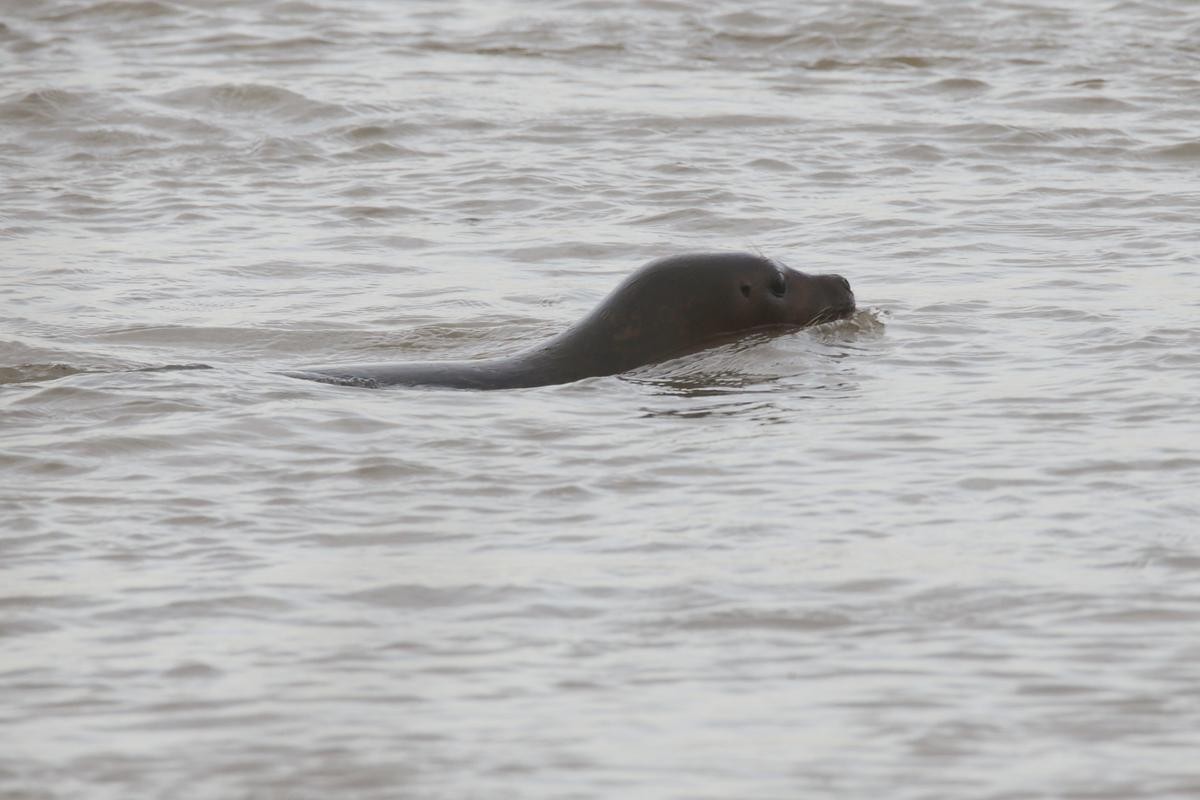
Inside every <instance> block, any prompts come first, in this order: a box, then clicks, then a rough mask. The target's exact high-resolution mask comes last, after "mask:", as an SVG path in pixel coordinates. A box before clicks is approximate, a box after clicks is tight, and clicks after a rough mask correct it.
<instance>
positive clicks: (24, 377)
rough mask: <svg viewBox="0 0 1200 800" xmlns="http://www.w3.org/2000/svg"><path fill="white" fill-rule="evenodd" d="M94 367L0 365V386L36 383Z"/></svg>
mask: <svg viewBox="0 0 1200 800" xmlns="http://www.w3.org/2000/svg"><path fill="white" fill-rule="evenodd" d="M95 371H96V370H94V369H86V368H83V367H73V366H71V365H70V364H59V363H52V364H20V365H18V366H14V367H0V386H4V385H7V384H10V383H37V382H39V381H53V380H58V379H59V378H65V377H67V376H69V375H79V374H81V373H84V372H95Z"/></svg>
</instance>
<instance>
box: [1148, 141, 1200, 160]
mask: <svg viewBox="0 0 1200 800" xmlns="http://www.w3.org/2000/svg"><path fill="white" fill-rule="evenodd" d="M1143 155H1145V156H1146V157H1147V158H1153V159H1156V160H1161V161H1200V140H1197V141H1194V142H1184V143H1182V144H1172V145H1167V146H1166V147H1152V148H1150V149H1148V150H1144V151H1143Z"/></svg>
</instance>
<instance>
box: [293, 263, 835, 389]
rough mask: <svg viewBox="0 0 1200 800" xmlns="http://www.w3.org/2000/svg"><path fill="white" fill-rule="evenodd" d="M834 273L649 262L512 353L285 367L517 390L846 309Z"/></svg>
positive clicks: (350, 377)
mask: <svg viewBox="0 0 1200 800" xmlns="http://www.w3.org/2000/svg"><path fill="white" fill-rule="evenodd" d="M853 311H854V293H853V292H852V291H851V289H850V284H849V283H848V282H847V281H846V279H845V278H843V277H841V276H840V275H809V274H806V273H803V272H798V271H796V270H793V269H790V268H788V267H786V266H784V265H782V264H779V263H777V262H775V261H772V260H771V259H768V258H764V257H762V256H758V255H754V254H751V253H697V254H691V255H679V256H671V257H669V258H662V259H658V260H656V261H651V262H650V263H649V264H646V265H645V266H644V267H642V268H641V269H639V270H637V271H636V272H634V273H633V274H632V275H630V276H629V277H628V278H626V279H625V280H624V281H623V282H622V283H621V284H620V285H619V286H617V288H616V289H614V290H613V291H612V293H610V294H609V295H608V297H606V298H605V299H604V300H603V301H602V302H601V303H600V304H599V305H598V306H596V308H595V309H593V310H592V312H591V313H589V314H588V315H587V316H586V317H584V318H583V319H581V320H580V321H579V322H577V323H576V324H575V325H573V326H571V327H570V328H568V329H567V330H565V331H563V332H562V333H560V334H558V335H557V336H554V337H552V338H550V339H548V340H546V341H545V342H542V343H541V344H538V345H535V346H533V347H530V348H528V349H526V350H522V351H520V352H518V353H516V354H514V355H511V356H504V357H501V358H490V359H481V360H476V361H430V362H413V363H400V364H357V365H347V366H322V367H313V368H311V369H304V370H301V371H298V372H289V373H287V374H288V375H291V376H292V377H297V378H307V379H309V380H316V381H322V382H325V383H336V384H342V385H348V386H368V387H383V386H443V387H448V388H455V389H518V388H524V387H530V386H544V385H548V384H554V383H569V382H571V381H577V380H581V379H583V378H591V377H597V376H601V375H616V374H619V373H622V372H627V371H629V370H631V369H634V368H636V367H640V366H644V365H646V364H653V363H655V362H659V361H666V360H668V359H671V358H676V357H678V356H682V355H686V354H688V353H693V352H696V351H698V350H703V349H705V348H708V347H713V346H715V345H718V344H723V343H726V342H729V341H732V340H734V339H736V338H738V337H740V336H742V335H744V334H746V333H748V332H750V331H762V330H770V329H778V330H781V331H782V330H787V329H791V328H799V327H803V326H805V325H815V324H818V323H821V322H829V321H831V320H835V319H841V318H843V317H846V316H849V315H850V314H851V313H852V312H853Z"/></svg>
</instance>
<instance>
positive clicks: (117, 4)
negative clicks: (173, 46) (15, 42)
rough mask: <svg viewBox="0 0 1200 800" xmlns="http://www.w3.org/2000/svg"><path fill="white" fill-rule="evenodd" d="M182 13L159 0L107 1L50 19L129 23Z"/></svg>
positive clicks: (72, 10) (57, 20) (180, 10)
mask: <svg viewBox="0 0 1200 800" xmlns="http://www.w3.org/2000/svg"><path fill="white" fill-rule="evenodd" d="M181 13H183V9H180V8H179V7H177V6H174V5H171V4H170V3H163V2H158V0H106V1H105V2H102V3H92V4H90V5H85V6H82V7H80V8H74V9H71V10H70V11H65V12H63V13H61V14H58V15H57V16H53V17H50V19H51V20H53V21H55V22H69V21H73V20H87V21H92V22H94V21H100V20H112V21H123V22H127V21H134V20H139V19H149V18H152V17H165V16H170V15H176V14H181Z"/></svg>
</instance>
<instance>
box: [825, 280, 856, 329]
mask: <svg viewBox="0 0 1200 800" xmlns="http://www.w3.org/2000/svg"><path fill="white" fill-rule="evenodd" d="M822 278H823V279H824V280H823V283H824V288H825V291H824V292H823V294H824V309H823V310H822V311H821V313H820V314H818V315H817V316H818V320H819V321H820V322H828V321H831V320H835V319H845V318H846V317H849V316H850V315H851V314H853V313H854V311H855V309H856V306H855V303H854V290H853V289H851V288H850V281H848V280H846V279H845V278H843V277H842V276H841V275H833V274H829V275H823V276H822Z"/></svg>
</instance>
